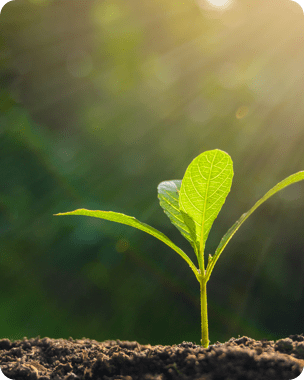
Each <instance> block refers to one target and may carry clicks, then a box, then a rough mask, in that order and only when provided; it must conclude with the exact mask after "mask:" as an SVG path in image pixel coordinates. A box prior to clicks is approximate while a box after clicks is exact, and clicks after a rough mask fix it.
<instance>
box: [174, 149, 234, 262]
mask: <svg viewBox="0 0 304 380" xmlns="http://www.w3.org/2000/svg"><path fill="white" fill-rule="evenodd" d="M232 178H233V163H232V160H231V157H230V156H229V154H227V153H226V152H223V151H221V150H218V149H215V150H209V151H206V152H204V153H202V154H200V155H199V156H198V157H196V158H195V159H194V160H193V161H192V162H191V164H190V165H189V166H188V168H187V170H186V173H185V175H184V178H183V180H182V185H181V189H180V194H179V208H180V210H181V212H183V213H184V214H183V217H184V222H185V224H187V226H188V228H189V230H191V229H195V236H196V244H197V245H198V246H199V247H200V255H201V260H202V261H201V262H200V268H201V266H203V260H204V259H203V253H204V249H205V243H206V240H207V238H208V235H209V232H210V229H211V226H212V224H213V222H214V220H215V218H216V217H217V215H218V213H219V211H220V209H221V208H222V206H223V204H224V202H225V199H226V197H227V195H228V193H229V191H230V188H231V183H232ZM201 269H202V268H201Z"/></svg>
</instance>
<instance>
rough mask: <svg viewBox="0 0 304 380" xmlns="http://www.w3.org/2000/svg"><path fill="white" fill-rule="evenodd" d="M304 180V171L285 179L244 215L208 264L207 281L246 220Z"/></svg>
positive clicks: (231, 229) (229, 231) (230, 230)
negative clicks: (287, 189) (270, 199)
mask: <svg viewBox="0 0 304 380" xmlns="http://www.w3.org/2000/svg"><path fill="white" fill-rule="evenodd" d="M302 180H304V171H301V172H298V173H295V174H292V175H291V176H289V177H287V178H285V179H284V180H283V181H281V182H279V183H278V184H276V185H275V186H274V187H273V188H272V189H270V190H269V191H268V192H267V193H266V194H265V195H264V196H263V197H262V198H261V199H260V200H259V201H257V202H256V203H255V204H254V206H253V207H252V208H251V209H250V210H249V211H247V212H246V213H245V214H243V215H242V216H241V217H240V218H239V220H237V221H236V222H235V223H234V224H233V225H232V227H230V228H229V230H228V231H227V232H226V234H225V235H224V236H223V237H222V240H221V241H220V244H219V245H218V247H217V249H216V251H215V253H214V255H213V257H212V259H211V261H210V264H209V263H208V267H207V281H208V280H209V278H210V275H211V273H212V270H213V268H214V265H215V263H216V262H217V260H218V258H219V257H220V254H221V253H222V252H223V250H224V248H225V247H226V245H227V244H228V242H229V240H230V239H231V238H232V236H233V235H234V234H235V233H236V231H237V230H238V229H239V228H240V226H241V225H242V224H243V223H244V222H245V220H246V219H247V218H248V217H249V215H251V214H252V213H253V211H254V210H256V209H257V208H258V207H259V206H260V205H261V204H262V203H264V202H265V201H266V200H267V199H268V198H270V197H271V196H272V195H274V194H276V193H277V192H278V191H280V190H282V189H284V188H285V187H287V186H289V185H291V184H293V183H295V182H299V181H302Z"/></svg>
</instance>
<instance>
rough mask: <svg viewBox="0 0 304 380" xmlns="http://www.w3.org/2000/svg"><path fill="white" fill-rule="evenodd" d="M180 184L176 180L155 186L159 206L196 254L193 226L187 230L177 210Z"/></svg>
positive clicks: (179, 181)
mask: <svg viewBox="0 0 304 380" xmlns="http://www.w3.org/2000/svg"><path fill="white" fill-rule="evenodd" d="M181 183H182V181H181V180H177V179H176V180H171V181H164V182H161V183H160V184H159V185H158V186H157V192H158V199H159V204H160V205H161V207H162V208H163V210H164V212H165V214H166V215H167V216H168V217H169V219H170V221H171V223H172V224H174V226H175V227H176V228H177V229H178V230H179V231H180V233H181V234H182V235H183V236H184V237H185V238H186V239H187V240H188V241H189V242H190V244H191V245H192V247H193V249H194V251H195V253H197V252H198V247H197V246H196V244H195V243H196V242H195V241H196V238H195V228H194V226H193V227H192V229H189V227H188V225H187V224H186V223H185V221H184V217H183V215H182V213H181V212H180V209H179V201H178V198H179V191H180V187H181Z"/></svg>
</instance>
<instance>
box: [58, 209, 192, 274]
mask: <svg viewBox="0 0 304 380" xmlns="http://www.w3.org/2000/svg"><path fill="white" fill-rule="evenodd" d="M54 215H86V216H92V217H95V218H100V219H106V220H110V221H111V222H117V223H121V224H126V225H128V226H131V227H135V228H137V229H139V230H142V231H145V232H147V233H148V234H150V235H152V236H154V237H156V238H157V239H159V240H161V241H162V242H163V243H165V244H167V245H168V246H169V247H171V248H172V249H174V251H176V252H177V253H178V254H179V255H180V256H181V257H182V258H183V259H184V260H185V261H186V262H187V263H188V264H189V266H190V268H191V269H192V270H193V272H194V274H195V276H196V278H197V279H198V281H199V272H198V270H197V268H196V267H195V265H194V264H193V262H192V261H191V259H190V258H189V257H188V256H187V255H186V253H185V252H184V251H182V250H181V249H180V248H179V247H178V246H177V245H175V244H174V243H173V242H172V241H171V240H170V239H169V238H168V237H167V236H166V235H164V234H163V233H162V232H160V231H158V230H156V229H155V228H153V227H151V226H149V225H148V224H146V223H142V222H140V221H139V220H137V219H136V218H134V217H133V216H128V215H125V214H120V213H118V212H113V211H99V210H86V209H79V210H75V211H69V212H64V213H59V214H54Z"/></svg>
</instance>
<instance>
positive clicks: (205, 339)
mask: <svg viewBox="0 0 304 380" xmlns="http://www.w3.org/2000/svg"><path fill="white" fill-rule="evenodd" d="M200 293H201V329H202V339H201V345H202V346H203V347H204V348H208V346H209V332H208V310H207V281H206V278H204V276H202V278H201V280H200Z"/></svg>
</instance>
